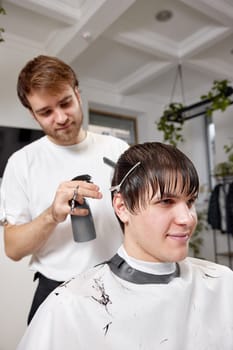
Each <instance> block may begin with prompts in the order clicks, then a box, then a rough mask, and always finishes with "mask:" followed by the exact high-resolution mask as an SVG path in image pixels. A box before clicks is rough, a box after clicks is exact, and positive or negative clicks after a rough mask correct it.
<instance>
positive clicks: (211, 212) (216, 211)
mask: <svg viewBox="0 0 233 350" xmlns="http://www.w3.org/2000/svg"><path fill="white" fill-rule="evenodd" d="M221 186H222V185H221V184H218V185H216V186H215V187H214V189H213V191H212V192H211V195H210V199H209V206H208V213H207V221H208V224H209V225H210V226H211V227H212V229H213V230H220V231H222V225H221V211H220V204H219V192H220V187H221Z"/></svg>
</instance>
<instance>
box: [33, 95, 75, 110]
mask: <svg viewBox="0 0 233 350" xmlns="http://www.w3.org/2000/svg"><path fill="white" fill-rule="evenodd" d="M70 98H72V95H68V96H65V97H63V98H62V99H61V100H60V101H58V104H61V103H64V102H66V101H67V100H69V99H70ZM48 109H51V107H50V106H45V107H42V108H39V109H37V110H35V111H34V113H38V114H39V113H43V112H46V111H47V110H48Z"/></svg>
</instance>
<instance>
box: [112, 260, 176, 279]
mask: <svg viewBox="0 0 233 350" xmlns="http://www.w3.org/2000/svg"><path fill="white" fill-rule="evenodd" d="M106 264H108V265H109V268H110V270H111V271H112V272H113V273H114V274H115V275H117V276H118V277H120V278H121V279H123V280H125V281H128V282H132V283H136V284H167V283H169V282H171V281H172V280H173V279H174V278H175V277H179V276H180V268H179V265H178V264H176V269H175V271H174V272H173V273H170V274H166V275H154V274H151V273H147V272H143V271H139V270H136V269H134V268H133V267H131V266H130V265H129V264H128V263H127V262H126V261H125V260H124V259H123V258H122V257H120V256H119V255H118V254H116V255H114V256H113V257H112V259H110V260H109V261H106Z"/></svg>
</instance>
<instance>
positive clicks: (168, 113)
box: [156, 103, 184, 146]
mask: <svg viewBox="0 0 233 350" xmlns="http://www.w3.org/2000/svg"><path fill="white" fill-rule="evenodd" d="M183 108H184V106H183V104H182V103H170V104H169V105H168V107H167V108H166V109H165V110H164V112H163V115H162V117H161V118H160V120H159V122H156V124H157V129H158V130H159V131H162V132H163V139H164V141H165V142H168V143H170V144H171V145H173V146H177V144H178V143H179V142H183V141H184V138H183V135H182V133H181V132H182V128H183V124H184V120H183V119H182V118H181V117H180V111H181V110H182V109H183ZM168 117H169V119H168Z"/></svg>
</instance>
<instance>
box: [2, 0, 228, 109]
mask: <svg viewBox="0 0 233 350" xmlns="http://www.w3.org/2000/svg"><path fill="white" fill-rule="evenodd" d="M2 6H3V7H4V8H5V10H6V12H7V15H6V16H0V27H4V28H5V33H4V34H3V37H4V39H5V42H4V43H1V44H0V49H1V55H2V54H3V53H4V49H5V48H7V47H8V46H9V45H10V46H11V48H14V47H15V49H17V50H19V48H21V49H22V50H24V48H25V47H32V48H35V49H36V50H37V51H39V52H41V53H44V54H48V55H54V56H58V57H60V58H61V59H64V60H65V61H66V62H67V63H70V64H71V65H72V66H73V68H74V69H75V70H76V71H77V73H78V75H79V78H80V80H81V83H82V82H83V83H85V84H88V85H89V86H95V87H100V88H102V89H107V91H112V92H113V93H118V94H121V95H127V96H134V97H138V96H139V97H140V98H142V99H145V101H155V100H157V101H163V102H164V103H166V102H170V100H171V98H172V91H173V90H175V91H174V95H175V96H174V97H173V99H172V100H176V101H177V100H178V99H181V84H180V80H179V79H178V78H177V80H176V84H175V77H176V73H177V66H178V64H179V63H181V65H182V73H183V85H184V91H185V93H184V95H185V100H186V102H187V101H191V100H192V99H193V98H197V97H199V96H200V94H203V93H206V92H207V91H208V89H209V88H210V86H211V84H212V82H213V80H215V79H228V80H230V81H231V82H232V81H233V54H232V53H233V0H53V1H51V0H20V1H19V0H3V1H2ZM160 10H171V11H172V13H173V17H172V18H171V19H170V21H167V22H158V21H157V20H156V19H155V15H156V14H157V13H158V11H160ZM14 59H15V60H17V55H16V56H15V57H14V55H13V56H12V57H9V60H7V62H5V63H4V67H3V66H2V65H1V68H0V69H1V70H4V71H5V72H7V71H9V69H10V65H12V64H14ZM7 64H9V67H7ZM15 64H16V65H17V62H16V61H15Z"/></svg>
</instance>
